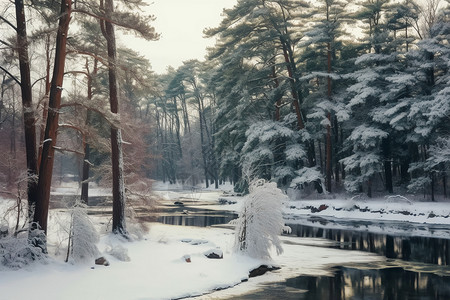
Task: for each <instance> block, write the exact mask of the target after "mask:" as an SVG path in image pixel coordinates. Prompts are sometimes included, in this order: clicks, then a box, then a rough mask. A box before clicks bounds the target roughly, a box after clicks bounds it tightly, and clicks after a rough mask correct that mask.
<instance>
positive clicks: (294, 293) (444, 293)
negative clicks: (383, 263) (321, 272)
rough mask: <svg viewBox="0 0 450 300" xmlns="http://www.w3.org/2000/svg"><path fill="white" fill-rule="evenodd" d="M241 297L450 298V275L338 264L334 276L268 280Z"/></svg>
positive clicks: (340, 299) (312, 299) (336, 299)
mask: <svg viewBox="0 0 450 300" xmlns="http://www.w3.org/2000/svg"><path fill="white" fill-rule="evenodd" d="M239 299H242V300H245V299H268V300H270V299H274V300H275V299H305V300H317V299H327V300H328V299H331V300H343V299H355V300H357V299H367V300H375V299H386V300H387V299H389V300H390V299H392V300H394V299H396V300H397V299H398V300H403V299H404V300H410V299H411V300H412V299H414V300H419V299H421V300H428V299H429V300H431V299H442V300H444V299H450V277H446V276H444V277H442V276H438V275H435V274H429V273H417V272H412V271H406V270H404V269H402V268H387V269H378V270H364V269H355V268H344V267H337V268H335V271H334V276H332V277H331V276H319V277H314V276H299V277H295V278H289V279H287V280H286V281H285V282H282V283H275V284H268V285H265V286H263V289H262V290H261V291H257V292H252V293H251V294H247V295H241V296H239Z"/></svg>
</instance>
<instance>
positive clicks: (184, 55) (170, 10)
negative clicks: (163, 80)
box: [121, 0, 236, 74]
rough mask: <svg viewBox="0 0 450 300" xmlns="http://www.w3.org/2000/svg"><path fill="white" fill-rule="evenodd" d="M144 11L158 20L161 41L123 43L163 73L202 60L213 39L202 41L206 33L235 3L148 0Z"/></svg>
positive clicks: (125, 38)
mask: <svg viewBox="0 0 450 300" xmlns="http://www.w3.org/2000/svg"><path fill="white" fill-rule="evenodd" d="M146 1H147V2H148V3H149V6H147V7H146V8H145V10H146V11H148V12H149V13H150V14H152V15H154V16H155V17H156V18H157V19H156V21H155V22H154V23H153V26H154V27H155V29H156V32H158V33H160V34H161V38H160V39H159V40H158V41H151V42H148V41H145V40H143V39H136V38H134V37H131V36H123V37H122V38H121V43H122V44H124V45H125V46H126V47H128V48H132V49H134V50H136V51H138V52H139V53H141V54H142V55H144V56H145V57H147V58H148V59H149V60H150V63H151V65H152V69H153V70H154V71H155V72H156V73H158V74H161V73H164V72H165V71H166V69H167V66H169V65H170V66H173V67H174V68H177V67H179V66H180V65H181V64H182V62H183V61H185V60H189V59H199V60H203V58H204V56H205V54H206V50H205V49H206V47H207V46H212V45H214V40H213V39H204V38H203V29H205V28H206V27H216V26H217V25H219V23H220V21H221V19H222V17H221V13H222V11H223V8H231V7H233V6H234V5H235V4H236V0H146Z"/></svg>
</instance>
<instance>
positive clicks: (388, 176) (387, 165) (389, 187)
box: [382, 137, 394, 194]
mask: <svg viewBox="0 0 450 300" xmlns="http://www.w3.org/2000/svg"><path fill="white" fill-rule="evenodd" d="M382 147H383V156H384V176H385V180H386V191H387V192H388V193H390V194H392V193H393V192H394V188H393V183H392V163H391V143H390V138H389V137H387V138H385V139H383V141H382Z"/></svg>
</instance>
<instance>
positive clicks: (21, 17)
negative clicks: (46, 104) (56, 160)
mask: <svg viewBox="0 0 450 300" xmlns="http://www.w3.org/2000/svg"><path fill="white" fill-rule="evenodd" d="M15 6H16V20H17V46H18V53H19V69H20V78H21V80H20V81H21V84H20V88H21V92H22V109H23V119H24V125H25V148H26V160H27V170H28V174H27V176H28V185H27V194H28V218H29V220H30V221H31V220H32V219H33V218H34V209H35V206H36V203H37V202H38V199H39V198H38V195H37V178H36V176H37V175H38V164H37V156H36V153H37V148H36V126H35V124H36V120H35V116H34V109H33V98H32V90H31V75H30V60H29V57H28V39H27V28H26V18H25V9H24V3H23V0H16V1H15Z"/></svg>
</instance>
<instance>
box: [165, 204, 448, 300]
mask: <svg viewBox="0 0 450 300" xmlns="http://www.w3.org/2000/svg"><path fill="white" fill-rule="evenodd" d="M236 217H237V215H236V214H234V213H231V212H228V211H217V210H208V209H207V205H205V208H204V209H203V208H198V203H196V208H193V207H189V206H188V205H182V206H180V205H178V206H177V205H170V206H167V207H166V208H165V209H163V210H162V212H161V214H160V215H159V217H158V218H157V221H158V222H161V223H164V224H172V225H181V226H211V225H218V224H226V223H228V222H229V221H230V220H232V219H234V218H236ZM323 222H324V221H323V220H322V224H321V226H318V225H319V224H317V226H315V225H314V224H310V223H311V222H310V223H308V224H306V225H305V224H298V220H297V224H288V225H289V226H290V227H291V229H292V233H291V236H297V237H299V238H302V237H308V238H322V239H323V238H325V239H328V240H331V241H334V243H331V246H330V243H327V247H335V248H339V249H345V250H360V251H369V252H373V253H378V254H380V255H384V256H386V257H387V258H388V260H387V262H385V263H381V264H380V263H378V264H372V265H367V264H366V265H354V266H353V265H352V266H350V267H349V266H336V267H334V268H333V272H332V274H333V276H299V277H295V278H289V279H287V280H286V281H285V282H281V283H271V284H266V285H263V286H262V287H261V289H260V290H258V291H256V292H251V293H249V294H245V295H240V296H239V299H333V300H341V299H358V300H359V299H370V300H372V299H399V300H400V299H405V300H409V299H450V266H449V265H450V240H449V239H445V238H433V237H425V236H414V234H411V231H408V230H406V231H405V234H404V235H402V234H398V233H396V234H385V233H382V232H381V233H380V232H370V231H367V230H361V224H358V222H356V223H351V222H350V223H349V224H347V226H346V227H345V226H344V227H345V229H342V228H340V229H336V228H333V226H331V228H327V227H324V226H323V225H324V224H323ZM388 225H389V224H388ZM388 225H386V224H385V225H384V226H388ZM397 225H398V224H397ZM397 225H395V226H397ZM402 226H404V225H402ZM341 227H342V226H341ZM352 228H354V229H352ZM441 229H443V230H450V229H449V228H441ZM385 231H386V232H389V230H385ZM449 237H450V236H449ZM349 255H351V252H350V251H349ZM234 299H235V298H234Z"/></svg>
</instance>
